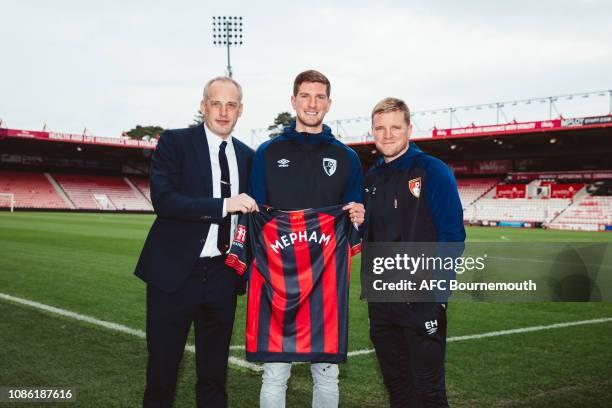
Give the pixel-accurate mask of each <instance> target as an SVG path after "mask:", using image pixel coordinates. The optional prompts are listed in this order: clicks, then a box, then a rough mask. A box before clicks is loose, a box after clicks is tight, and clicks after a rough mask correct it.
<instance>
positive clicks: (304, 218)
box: [227, 206, 360, 363]
mask: <svg viewBox="0 0 612 408" xmlns="http://www.w3.org/2000/svg"><path fill="white" fill-rule="evenodd" d="M240 224H241V225H240V226H239V227H238V228H239V229H241V231H243V232H244V231H245V230H246V232H247V234H246V240H245V239H242V242H240V241H241V240H237V239H234V243H233V244H232V249H231V251H230V255H229V256H228V260H227V264H228V265H230V266H233V267H234V268H235V269H236V270H237V271H238V272H239V273H240V272H244V266H245V265H248V264H249V263H250V264H251V269H250V276H249V292H248V300H247V325H246V351H247V359H248V360H249V361H266V362H269V361H283V362H291V361H310V362H335V363H336V362H344V361H346V353H347V331H348V290H349V278H350V276H349V273H350V257H351V256H352V255H354V254H356V253H358V252H359V250H360V244H359V234H358V232H357V231H356V230H355V228H354V227H353V226H352V224H351V223H350V220H349V218H348V216H347V215H346V213H345V212H344V211H342V206H333V207H326V208H320V209H308V210H300V211H280V210H275V209H270V208H268V209H266V210H265V211H261V212H259V213H253V214H249V215H245V216H243V217H242V219H241V223H240ZM235 238H236V237H235Z"/></svg>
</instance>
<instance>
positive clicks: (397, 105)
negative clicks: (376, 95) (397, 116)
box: [371, 98, 410, 125]
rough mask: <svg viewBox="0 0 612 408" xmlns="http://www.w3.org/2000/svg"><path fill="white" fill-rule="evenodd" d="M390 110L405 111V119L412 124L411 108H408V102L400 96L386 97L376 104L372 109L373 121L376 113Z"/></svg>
mask: <svg viewBox="0 0 612 408" xmlns="http://www.w3.org/2000/svg"><path fill="white" fill-rule="evenodd" d="M389 112H404V119H405V120H406V124H408V125H410V109H408V105H406V102H404V101H402V100H401V99H398V98H385V99H383V100H382V101H380V102H378V103H377V104H376V105H375V106H374V109H372V118H371V119H372V123H374V115H378V114H379V113H389Z"/></svg>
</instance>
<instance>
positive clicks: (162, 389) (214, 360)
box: [144, 257, 236, 407]
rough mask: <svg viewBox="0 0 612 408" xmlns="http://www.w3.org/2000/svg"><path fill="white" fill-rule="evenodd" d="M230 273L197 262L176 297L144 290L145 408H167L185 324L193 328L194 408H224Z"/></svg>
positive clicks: (219, 263) (215, 262)
mask: <svg viewBox="0 0 612 408" xmlns="http://www.w3.org/2000/svg"><path fill="white" fill-rule="evenodd" d="M235 277H236V274H235V272H234V271H233V269H231V268H229V267H227V266H225V264H224V263H223V258H222V257H216V258H211V259H201V260H199V261H198V263H197V264H196V266H195V267H194V269H193V271H192V273H191V275H190V276H189V277H188V278H187V280H186V281H185V283H184V284H183V286H182V287H181V288H180V289H179V290H177V291H176V292H172V293H166V292H164V291H161V290H159V289H157V288H155V287H153V286H151V285H147V349H148V351H149V360H148V364H147V384H146V387H145V394H144V406H145V407H170V406H172V402H173V400H174V393H175V389H176V382H177V375H178V369H179V365H180V362H181V358H182V356H183V351H184V350H185V344H186V341H187V335H188V334H189V329H190V327H191V323H192V322H193V323H194V326H195V351H196V373H197V384H196V400H197V406H198V407H204V406H206V407H226V406H227V391H226V381H227V359H228V355H229V344H230V340H231V336H232V328H233V325H234V314H235V311H236V295H235V282H236V278H235Z"/></svg>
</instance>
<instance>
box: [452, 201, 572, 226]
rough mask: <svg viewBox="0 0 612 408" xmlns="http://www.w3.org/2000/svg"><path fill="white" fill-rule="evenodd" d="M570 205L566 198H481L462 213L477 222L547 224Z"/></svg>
mask: <svg viewBox="0 0 612 408" xmlns="http://www.w3.org/2000/svg"><path fill="white" fill-rule="evenodd" d="M570 204H571V200H570V199H567V198H554V199H548V200H543V199H529V198H482V199H480V200H478V201H476V203H475V204H474V205H473V206H471V208H469V209H468V210H469V211H466V213H464V218H467V219H469V220H478V221H523V222H548V221H551V220H552V219H554V218H555V217H556V216H557V215H559V214H560V213H561V211H563V210H564V209H565V208H567V207H568V206H569V205H570Z"/></svg>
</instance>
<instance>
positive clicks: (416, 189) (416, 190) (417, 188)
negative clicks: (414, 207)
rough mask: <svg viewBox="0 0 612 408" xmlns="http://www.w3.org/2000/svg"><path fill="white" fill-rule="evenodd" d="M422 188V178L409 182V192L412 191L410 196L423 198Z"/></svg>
mask: <svg viewBox="0 0 612 408" xmlns="http://www.w3.org/2000/svg"><path fill="white" fill-rule="evenodd" d="M421 187H422V181H421V178H420V177H417V178H415V179H412V180H410V181H409V182H408V190H410V194H412V195H413V196H415V197H416V198H419V197H420V196H421Z"/></svg>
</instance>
